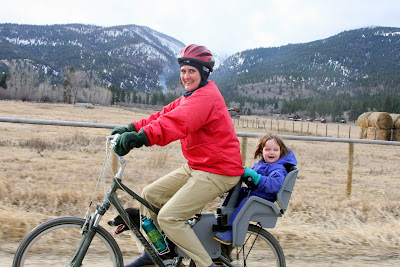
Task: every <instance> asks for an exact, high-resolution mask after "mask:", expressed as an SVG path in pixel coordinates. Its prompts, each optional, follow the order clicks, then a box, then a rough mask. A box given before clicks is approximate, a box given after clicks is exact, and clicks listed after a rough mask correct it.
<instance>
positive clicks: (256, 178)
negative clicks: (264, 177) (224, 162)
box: [242, 166, 261, 185]
mask: <svg viewBox="0 0 400 267" xmlns="http://www.w3.org/2000/svg"><path fill="white" fill-rule="evenodd" d="M242 177H251V178H252V179H253V180H252V182H253V183H254V184H255V185H257V184H258V182H259V181H260V179H261V174H258V173H257V172H256V171H255V170H252V169H249V168H247V167H246V166H245V167H244V173H243V175H242Z"/></svg>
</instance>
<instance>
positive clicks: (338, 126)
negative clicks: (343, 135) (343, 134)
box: [337, 124, 339, 138]
mask: <svg viewBox="0 0 400 267" xmlns="http://www.w3.org/2000/svg"><path fill="white" fill-rule="evenodd" d="M337 138H339V124H338V126H337Z"/></svg>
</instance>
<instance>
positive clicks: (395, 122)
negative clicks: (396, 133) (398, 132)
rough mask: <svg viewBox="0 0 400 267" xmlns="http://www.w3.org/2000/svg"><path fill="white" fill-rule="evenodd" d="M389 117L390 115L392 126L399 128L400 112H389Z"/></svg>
mask: <svg viewBox="0 0 400 267" xmlns="http://www.w3.org/2000/svg"><path fill="white" fill-rule="evenodd" d="M390 117H392V120H393V128H394V129H400V114H394V113H391V114H390Z"/></svg>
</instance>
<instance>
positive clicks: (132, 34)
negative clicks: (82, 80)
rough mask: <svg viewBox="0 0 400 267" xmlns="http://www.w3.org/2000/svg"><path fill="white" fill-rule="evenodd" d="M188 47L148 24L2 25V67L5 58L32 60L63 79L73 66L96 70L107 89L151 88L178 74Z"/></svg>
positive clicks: (44, 74)
mask: <svg viewBox="0 0 400 267" xmlns="http://www.w3.org/2000/svg"><path fill="white" fill-rule="evenodd" d="M183 47H184V44H183V43H182V42H180V41H178V40H176V39H174V38H172V37H170V36H167V35H165V34H162V33H160V32H157V31H155V30H152V29H150V28H148V27H145V26H137V25H125V26H115V27H100V26H93V25H82V24H66V25H47V26H35V25H18V24H0V60H2V62H3V64H2V65H0V70H2V69H3V71H5V70H6V69H7V66H6V64H5V62H4V60H8V61H11V60H18V59H21V60H29V61H30V63H31V64H32V65H34V66H36V67H37V68H38V69H39V70H40V71H41V72H42V75H43V76H49V77H52V78H54V79H56V80H57V77H58V78H59V79H58V80H59V81H58V82H61V81H62V78H60V74H62V73H63V72H65V70H66V69H69V68H71V67H72V68H74V69H76V70H83V71H87V72H94V73H96V74H97V75H98V76H99V77H100V79H101V80H100V81H99V82H100V83H101V85H102V86H105V87H108V86H110V85H115V86H118V87H120V88H123V89H128V90H132V91H151V90H152V89H154V88H155V87H162V86H165V82H166V81H168V79H169V77H170V76H171V75H173V74H174V73H175V74H176V69H177V67H178V65H177V63H176V56H177V54H178V53H179V51H180V50H181V49H182V48H183ZM60 80H61V81H60Z"/></svg>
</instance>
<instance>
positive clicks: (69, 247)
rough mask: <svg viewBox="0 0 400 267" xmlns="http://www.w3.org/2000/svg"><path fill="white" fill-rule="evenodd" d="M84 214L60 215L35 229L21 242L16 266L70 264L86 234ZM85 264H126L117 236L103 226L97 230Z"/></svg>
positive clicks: (117, 265) (114, 265)
mask: <svg viewBox="0 0 400 267" xmlns="http://www.w3.org/2000/svg"><path fill="white" fill-rule="evenodd" d="M84 222H85V220H84V219H82V218H75V217H65V218H57V219H53V220H50V221H47V222H44V223H42V224H41V225H39V226H37V227H36V228H35V229H33V230H32V231H31V232H30V233H29V234H28V235H27V236H26V237H25V238H24V239H23V240H22V242H21V244H20V245H19V247H18V249H17V251H16V253H15V256H14V262H13V267H21V266H41V267H44V266H71V265H69V264H70V262H71V260H72V259H73V257H74V255H75V252H76V250H77V248H78V247H79V244H80V243H81V241H82V238H83V235H82V234H81V233H80V229H81V227H82V226H83V224H84ZM82 265H83V266H85V267H86V266H113V267H120V266H123V260H122V254H121V251H120V249H119V247H118V244H117V243H116V242H115V240H114V238H113V237H112V236H111V235H110V234H109V233H108V232H107V230H105V229H104V228H103V227H101V226H98V227H97V229H96V234H95V236H94V238H93V240H92V242H91V244H90V246H89V249H88V251H87V254H86V256H85V258H84V260H83V262H82Z"/></svg>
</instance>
